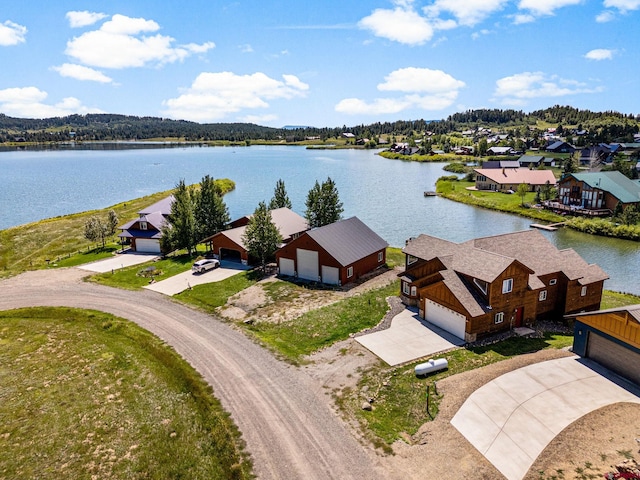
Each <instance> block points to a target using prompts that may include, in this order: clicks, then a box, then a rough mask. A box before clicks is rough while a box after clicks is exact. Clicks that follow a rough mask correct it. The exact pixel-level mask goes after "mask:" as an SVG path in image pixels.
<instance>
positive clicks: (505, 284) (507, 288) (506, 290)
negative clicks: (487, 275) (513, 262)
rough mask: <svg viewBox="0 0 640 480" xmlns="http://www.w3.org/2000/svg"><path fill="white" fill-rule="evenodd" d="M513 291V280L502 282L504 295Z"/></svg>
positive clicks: (508, 279)
mask: <svg viewBox="0 0 640 480" xmlns="http://www.w3.org/2000/svg"><path fill="white" fill-rule="evenodd" d="M511 290H513V278H507V279H506V280H503V281H502V293H510V292H511Z"/></svg>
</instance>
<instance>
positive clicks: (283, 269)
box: [280, 257, 296, 277]
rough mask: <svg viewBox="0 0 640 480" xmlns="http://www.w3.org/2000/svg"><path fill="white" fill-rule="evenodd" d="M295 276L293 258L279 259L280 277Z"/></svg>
mask: <svg viewBox="0 0 640 480" xmlns="http://www.w3.org/2000/svg"><path fill="white" fill-rule="evenodd" d="M295 274H296V266H295V263H294V261H293V258H282V257H280V275H289V276H290V277H293V276H294V275H295Z"/></svg>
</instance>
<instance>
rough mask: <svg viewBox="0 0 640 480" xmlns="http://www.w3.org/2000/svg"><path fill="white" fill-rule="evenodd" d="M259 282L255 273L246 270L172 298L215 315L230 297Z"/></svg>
mask: <svg viewBox="0 0 640 480" xmlns="http://www.w3.org/2000/svg"><path fill="white" fill-rule="evenodd" d="M258 280H260V274H259V273H258V272H256V271H252V270H246V271H244V272H241V273H238V274H237V275H234V276H232V277H229V278H227V279H225V280H222V281H221V282H215V283H205V284H203V285H196V286H194V287H193V288H192V289H191V290H185V291H183V292H180V293H178V294H177V295H174V296H173V298H174V299H177V300H180V301H181V302H184V303H187V304H189V305H193V306H195V307H198V308H200V309H202V310H204V311H205V312H208V313H211V314H215V313H216V308H218V307H221V306H222V305H224V304H226V303H227V300H228V299H229V297H230V296H232V295H235V294H236V293H238V292H241V291H242V290H244V289H245V288H249V287H250V286H251V285H254V284H255V283H256V282H257V281H258Z"/></svg>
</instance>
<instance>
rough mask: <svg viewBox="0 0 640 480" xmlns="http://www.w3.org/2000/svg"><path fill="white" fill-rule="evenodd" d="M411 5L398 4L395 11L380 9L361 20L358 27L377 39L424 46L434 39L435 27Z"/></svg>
mask: <svg viewBox="0 0 640 480" xmlns="http://www.w3.org/2000/svg"><path fill="white" fill-rule="evenodd" d="M411 3H412V2H410V1H400V2H396V5H397V6H396V8H394V9H393V10H389V9H384V8H378V9H376V10H374V11H373V13H371V15H369V16H368V17H365V18H363V19H362V20H360V21H359V22H358V26H359V27H360V28H362V29H364V30H370V31H371V32H372V33H373V34H374V35H375V36H377V37H382V38H386V39H388V40H393V41H395V42H399V43H404V44H406V45H422V44H423V43H425V42H426V41H428V40H431V37H433V26H432V25H430V24H429V22H428V21H427V19H426V18H424V17H422V16H420V15H419V14H418V13H417V12H416V11H415V10H414V9H413V8H412V6H411Z"/></svg>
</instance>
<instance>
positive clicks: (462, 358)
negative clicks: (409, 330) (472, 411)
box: [336, 334, 573, 451]
mask: <svg viewBox="0 0 640 480" xmlns="http://www.w3.org/2000/svg"><path fill="white" fill-rule="evenodd" d="M572 343H573V337H572V336H567V335H558V334H546V335H545V337H544V338H523V337H512V338H509V339H507V340H504V341H502V342H500V343H497V344H494V345H490V346H487V347H478V348H458V349H456V350H452V351H450V352H447V353H444V354H442V355H439V356H438V358H446V359H447V361H448V363H449V368H448V369H447V370H444V371H441V372H439V373H436V374H434V375H430V376H428V377H426V378H418V377H416V375H415V373H414V368H415V366H416V365H417V363H419V362H416V363H412V364H410V365H406V366H403V367H399V368H393V367H387V366H386V365H385V366H383V364H382V362H380V365H379V366H377V367H374V368H371V369H370V370H368V371H366V372H364V373H363V375H362V377H361V378H360V381H359V383H358V387H357V389H358V391H359V392H361V391H364V390H366V391H368V392H371V396H374V395H375V402H374V409H373V411H364V410H362V396H360V395H358V394H357V393H356V392H353V391H348V390H347V391H345V392H342V394H341V395H339V396H337V397H336V401H337V403H338V405H339V406H340V408H341V409H343V410H345V411H349V412H351V414H353V415H355V416H356V417H357V418H358V420H359V421H360V424H361V425H362V427H363V432H364V434H365V435H367V436H368V437H369V438H370V440H371V441H372V442H373V443H374V445H376V446H377V447H379V448H382V449H383V450H385V451H390V447H389V445H391V444H392V443H393V442H394V441H395V440H398V439H400V438H401V435H400V434H401V433H407V434H409V435H413V434H414V433H416V432H417V431H418V429H419V428H420V426H421V425H422V424H424V423H425V422H428V421H430V420H431V419H432V418H435V416H436V415H437V414H438V405H439V402H440V400H441V398H442V397H441V395H439V394H437V393H436V391H435V389H434V386H433V385H434V383H435V382H437V381H438V380H441V379H443V378H446V377H449V376H451V375H455V374H458V373H462V372H466V371H468V370H473V369H475V368H480V367H484V366H486V365H490V364H492V363H496V362H500V361H502V360H506V359H508V358H510V357H513V356H516V355H521V354H523V353H530V352H533V351H538V350H542V349H546V348H564V347H567V346H569V345H571V344H572ZM427 386H429V387H430V401H429V414H427V410H426V388H427Z"/></svg>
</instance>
